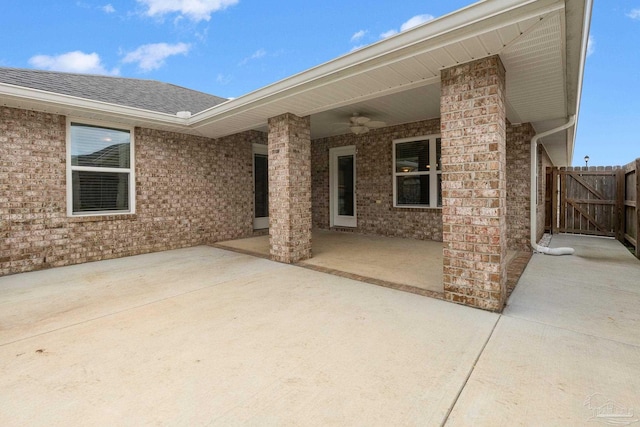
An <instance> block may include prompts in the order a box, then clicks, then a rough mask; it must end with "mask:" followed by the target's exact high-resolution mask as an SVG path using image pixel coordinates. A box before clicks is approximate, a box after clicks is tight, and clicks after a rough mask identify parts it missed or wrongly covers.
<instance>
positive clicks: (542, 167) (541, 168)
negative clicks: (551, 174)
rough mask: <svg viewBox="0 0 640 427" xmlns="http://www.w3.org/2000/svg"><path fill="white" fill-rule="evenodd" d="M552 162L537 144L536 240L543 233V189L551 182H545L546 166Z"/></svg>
mask: <svg viewBox="0 0 640 427" xmlns="http://www.w3.org/2000/svg"><path fill="white" fill-rule="evenodd" d="M552 166H553V163H552V162H551V159H550V158H549V155H548V154H547V152H546V150H545V149H544V148H543V147H542V145H541V144H538V212H536V219H537V224H536V241H538V242H539V241H540V239H542V236H543V235H544V224H545V222H546V221H545V219H546V218H545V215H546V211H545V205H544V204H545V200H544V198H545V189H546V186H547V185H551V184H552V183H550V182H547V173H546V171H547V168H548V167H552Z"/></svg>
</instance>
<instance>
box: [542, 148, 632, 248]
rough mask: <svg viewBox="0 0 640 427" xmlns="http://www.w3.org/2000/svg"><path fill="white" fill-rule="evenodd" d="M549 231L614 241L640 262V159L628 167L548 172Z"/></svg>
mask: <svg viewBox="0 0 640 427" xmlns="http://www.w3.org/2000/svg"><path fill="white" fill-rule="evenodd" d="M547 183H548V184H547V185H548V187H547V188H546V192H545V193H546V197H545V198H546V212H547V215H546V217H547V224H546V228H547V229H548V230H549V231H551V232H552V233H555V232H561V233H576V234H589V235H596V236H608V237H615V238H616V239H618V240H620V241H621V242H623V243H625V242H626V243H628V244H630V245H632V246H633V247H634V248H635V255H636V256H637V257H638V258H640V158H639V159H636V160H635V161H633V162H631V163H629V164H627V165H625V166H597V167H594V166H592V167H589V168H587V167H563V168H553V169H550V170H548V171H547Z"/></svg>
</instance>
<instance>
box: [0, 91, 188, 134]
mask: <svg viewBox="0 0 640 427" xmlns="http://www.w3.org/2000/svg"><path fill="white" fill-rule="evenodd" d="M0 97H2V98H9V99H15V100H23V101H27V102H38V103H41V104H45V105H48V106H51V107H54V108H60V109H63V108H71V109H78V110H84V111H89V112H93V113H97V114H106V115H109V116H113V117H118V118H127V119H132V118H133V119H139V120H144V121H148V122H152V123H157V124H164V125H172V126H185V127H186V126H187V125H188V119H186V118H179V117H177V116H176V115H173V114H168V113H161V112H157V111H150V110H144V109H141V108H136V107H128V106H124V105H118V104H112V103H109V102H103V101H95V100H90V99H86V98H80V97H77V96H71V95H64V94H60V93H54V92H47V91H44V90H40V89H33V88H27V87H23V86H16V85H11V84H7V83H0Z"/></svg>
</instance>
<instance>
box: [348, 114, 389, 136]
mask: <svg viewBox="0 0 640 427" xmlns="http://www.w3.org/2000/svg"><path fill="white" fill-rule="evenodd" d="M342 124H345V125H349V130H350V131H351V132H353V133H354V134H356V135H362V134H363V133H367V132H369V130H371V129H376V128H381V127H384V126H386V125H387V124H386V123H385V122H381V121H379V120H371V119H370V118H369V117H366V116H361V115H360V114H358V113H353V115H352V116H351V117H350V118H349V123H342Z"/></svg>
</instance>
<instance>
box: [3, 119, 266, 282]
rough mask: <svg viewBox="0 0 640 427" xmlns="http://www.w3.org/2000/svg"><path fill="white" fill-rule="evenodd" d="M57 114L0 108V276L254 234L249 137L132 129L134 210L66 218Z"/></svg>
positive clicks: (252, 135) (258, 138)
mask: <svg viewBox="0 0 640 427" xmlns="http://www.w3.org/2000/svg"><path fill="white" fill-rule="evenodd" d="M65 129H66V127H65V117H64V116H59V115H54V114H45V113H38V112H33V111H26V110H20V109H13V108H2V109H0V190H1V191H0V238H1V239H2V246H1V247H0V275H6V274H12V273H18V272H24V271H30V270H36V269H41V268H47V267H54V266H62V265H68V264H77V263H82V262H88V261H96V260H101V259H107V258H116V257H121V256H128V255H135V254H141V253H147V252H154V251H162V250H167V249H175V248H180V247H186V246H194V245H199V244H206V243H211V242H214V241H217V240H224V239H231V238H237V237H244V236H249V235H251V234H252V219H253V197H252V186H253V184H252V159H251V143H252V142H261V143H264V142H265V140H266V135H265V134H262V133H259V132H245V133H243V134H238V135H233V136H231V137H227V138H221V139H218V140H212V139H207V138H202V137H197V136H191V135H184V134H178V133H170V132H161V131H156V130H150V129H140V128H136V130H135V155H136V214H134V215H112V216H100V217H74V218H68V217H67V213H66V186H65V185H66V184H65V181H66V172H65V168H66V161H65V152H66V142H65V132H66V130H65Z"/></svg>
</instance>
